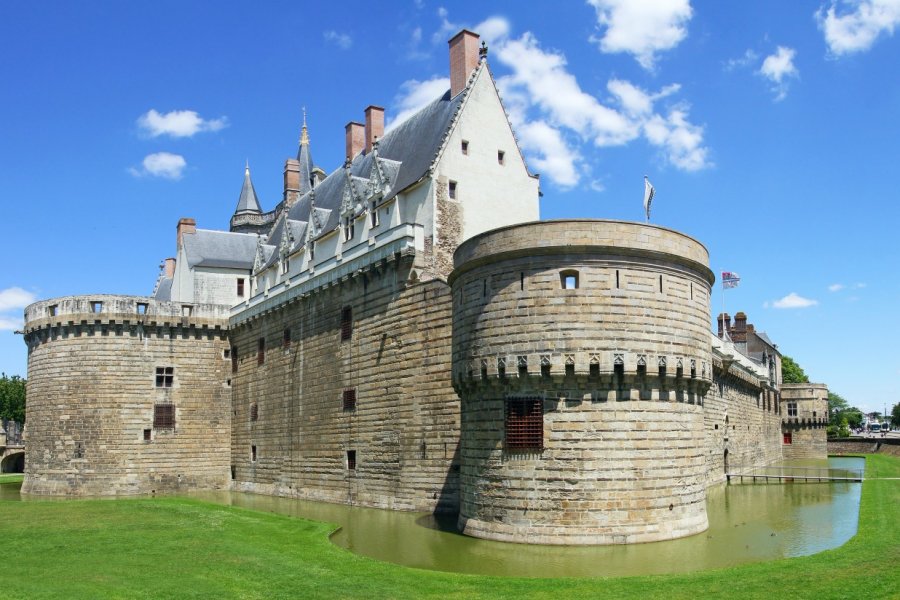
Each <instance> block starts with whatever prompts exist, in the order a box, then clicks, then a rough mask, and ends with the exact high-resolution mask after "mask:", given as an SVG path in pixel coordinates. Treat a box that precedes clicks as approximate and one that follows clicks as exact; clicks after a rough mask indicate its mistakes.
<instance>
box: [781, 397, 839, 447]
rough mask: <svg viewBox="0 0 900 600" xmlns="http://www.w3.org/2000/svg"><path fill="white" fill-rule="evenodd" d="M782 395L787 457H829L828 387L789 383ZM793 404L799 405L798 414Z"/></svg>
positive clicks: (797, 406) (783, 430)
mask: <svg viewBox="0 0 900 600" xmlns="http://www.w3.org/2000/svg"><path fill="white" fill-rule="evenodd" d="M781 396H782V398H781V400H782V437H783V440H784V444H783V447H782V453H783V455H784V458H785V459H791V460H793V459H804V458H815V459H825V458H828V434H827V429H826V428H827V427H828V387H827V386H826V385H825V384H821V383H785V384H783V385H782V386H781ZM789 403H791V404H796V412H797V414H796V415H791V414H789V408H788V404H789ZM788 441H790V443H788Z"/></svg>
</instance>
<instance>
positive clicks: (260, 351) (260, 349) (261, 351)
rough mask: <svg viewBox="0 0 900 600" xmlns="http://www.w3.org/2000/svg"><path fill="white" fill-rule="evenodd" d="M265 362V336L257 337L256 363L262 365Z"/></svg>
mask: <svg viewBox="0 0 900 600" xmlns="http://www.w3.org/2000/svg"><path fill="white" fill-rule="evenodd" d="M265 363H266V338H259V341H258V342H257V343H256V364H257V365H264V364H265Z"/></svg>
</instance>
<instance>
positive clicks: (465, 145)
mask: <svg viewBox="0 0 900 600" xmlns="http://www.w3.org/2000/svg"><path fill="white" fill-rule="evenodd" d="M461 149H462V153H463V154H465V155H468V154H469V142H468V140H463V141H462V144H461Z"/></svg>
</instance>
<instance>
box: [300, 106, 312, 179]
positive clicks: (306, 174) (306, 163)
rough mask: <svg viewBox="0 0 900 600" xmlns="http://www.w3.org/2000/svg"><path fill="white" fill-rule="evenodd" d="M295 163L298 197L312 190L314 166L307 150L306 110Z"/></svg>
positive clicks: (304, 110)
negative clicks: (296, 167)
mask: <svg viewBox="0 0 900 600" xmlns="http://www.w3.org/2000/svg"><path fill="white" fill-rule="evenodd" d="M297 162H298V163H300V195H301V196H302V195H304V194H305V193H306V192H308V191H309V190H311V189H312V188H313V171H314V170H315V168H316V166H315V163H313V159H312V152H311V151H310V149H309V131H308V130H307V128H306V109H305V108H304V109H303V127H302V128H301V129H300V146H299V148H298V149H297Z"/></svg>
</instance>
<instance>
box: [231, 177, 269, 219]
mask: <svg viewBox="0 0 900 600" xmlns="http://www.w3.org/2000/svg"><path fill="white" fill-rule="evenodd" d="M261 212H262V209H261V208H260V206H259V200H258V199H257V197H256V189H255V188H254V187H253V181H251V180H250V165H247V167H246V169H244V185H243V186H242V187H241V195H240V197H238V203H237V208H235V209H234V214H236V215H237V214H241V213H261Z"/></svg>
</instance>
